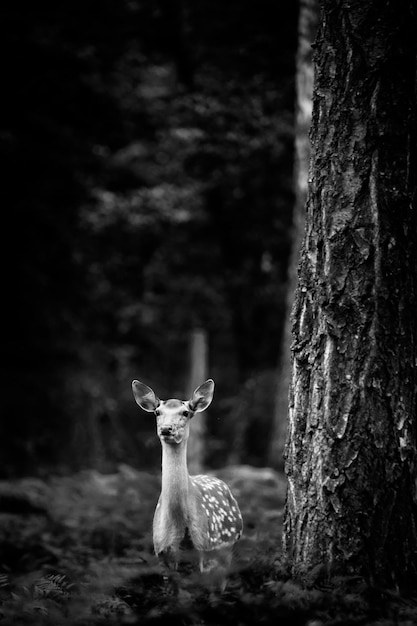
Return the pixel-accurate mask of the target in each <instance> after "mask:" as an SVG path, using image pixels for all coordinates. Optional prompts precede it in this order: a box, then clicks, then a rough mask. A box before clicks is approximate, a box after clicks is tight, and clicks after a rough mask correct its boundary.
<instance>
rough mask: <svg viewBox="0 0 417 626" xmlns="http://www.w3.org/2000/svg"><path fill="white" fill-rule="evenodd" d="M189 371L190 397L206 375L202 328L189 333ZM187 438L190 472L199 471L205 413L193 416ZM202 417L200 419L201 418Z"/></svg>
mask: <svg viewBox="0 0 417 626" xmlns="http://www.w3.org/2000/svg"><path fill="white" fill-rule="evenodd" d="M189 354H190V357H189V365H190V373H189V379H188V385H187V394H186V397H187V398H191V397H192V395H193V393H194V390H195V389H196V388H197V387H199V385H201V384H202V383H203V382H204V381H205V380H207V379H208V378H209V375H208V342H207V333H206V332H205V331H204V330H203V329H202V328H194V329H193V330H192V331H191V333H190V353H189ZM194 417H195V418H196V419H193V421H192V426H191V429H190V437H189V440H188V447H187V457H188V468H189V471H190V473H191V474H198V473H200V472H201V471H202V470H203V468H204V464H205V441H204V438H205V432H206V417H205V413H203V414H202V413H198V414H196V415H195V416H194ZM201 418H202V419H201Z"/></svg>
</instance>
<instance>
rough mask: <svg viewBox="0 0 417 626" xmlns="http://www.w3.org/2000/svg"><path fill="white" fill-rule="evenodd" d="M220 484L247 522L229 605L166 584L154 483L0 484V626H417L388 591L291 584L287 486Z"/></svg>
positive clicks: (77, 478) (122, 477)
mask: <svg viewBox="0 0 417 626" xmlns="http://www.w3.org/2000/svg"><path fill="white" fill-rule="evenodd" d="M216 475H217V476H219V477H220V478H223V479H224V480H226V481H227V482H228V483H229V485H230V486H231V488H232V491H233V492H234V494H235V495H236V497H237V499H238V501H239V504H240V506H241V509H242V514H243V517H244V522H245V528H244V535H243V537H242V539H241V540H240V542H239V543H238V544H237V546H236V552H235V558H234V565H233V568H232V571H231V572H230V575H229V578H228V584H227V587H226V590H225V592H224V593H223V594H220V593H217V592H213V591H211V592H210V591H209V590H208V589H207V588H205V587H204V586H203V584H202V582H201V579H200V578H199V577H198V575H197V574H193V573H192V572H188V573H185V574H183V575H179V574H176V575H175V576H174V577H172V578H171V579H169V580H168V582H166V580H165V582H164V579H163V576H162V570H161V567H160V565H159V563H158V561H157V559H156V558H155V556H154V555H153V552H152V538H151V526H152V516H153V510H154V507H155V503H156V501H157V498H158V493H159V487H160V482H159V477H158V476H155V475H152V474H148V473H145V472H138V471H136V470H134V469H133V468H131V467H128V466H120V467H119V470H118V472H117V473H114V474H111V475H108V474H106V475H104V474H100V473H99V472H97V471H84V472H81V473H79V474H76V475H72V476H68V477H50V478H48V479H47V480H40V479H38V478H26V479H22V480H19V481H13V482H10V481H2V482H0V534H1V544H0V624H18V625H25V624H34V625H39V626H41V625H42V626H44V625H45V626H52V625H53V626H60V625H61V624H62V625H63V626H67V625H72V624H74V625H75V626H98V625H101V624H121V625H124V624H128V625H129V624H131V625H147V626H148V625H153V626H160V625H162V624H168V623H169V624H170V626H177V625H178V626H179V625H181V626H193V625H195V626H199V625H205V626H223V624H224V625H226V624H227V625H228V626H231V625H233V626H240V625H242V626H243V625H246V624H248V625H249V624H254V623H256V624H258V625H269V624H279V625H281V626H285V625H286V624H291V625H295V626H297V625H300V626H301V625H306V626H321V625H326V626H327V625H333V626H336V625H344V626H345V625H346V626H356V625H365V624H366V625H371V624H375V625H376V624H378V625H384V626H385V625H386V626H388V625H391V624H401V625H402V626H406V625H407V626H408V625H410V626H411V625H413V624H417V601H416V600H413V599H406V598H402V597H400V596H397V595H396V594H393V593H390V592H388V591H387V590H377V589H370V588H369V587H368V588H366V587H364V586H361V584H360V583H358V581H353V580H350V581H346V580H344V581H340V584H339V585H337V584H336V585H334V584H333V586H330V585H327V586H326V585H324V584H322V585H321V586H319V585H313V584H312V585H310V586H309V587H304V588H302V587H301V586H299V585H297V584H295V583H294V582H293V581H291V580H288V579H287V578H286V577H285V576H284V575H283V572H282V568H281V567H280V556H279V552H280V542H281V531H282V517H283V507H284V498H285V479H284V477H283V476H282V475H280V474H278V473H276V472H274V471H272V470H270V469H256V468H251V467H248V466H241V467H236V468H229V469H227V470H223V471H217V472H216Z"/></svg>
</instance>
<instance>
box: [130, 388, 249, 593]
mask: <svg viewBox="0 0 417 626" xmlns="http://www.w3.org/2000/svg"><path fill="white" fill-rule="evenodd" d="M132 389H133V395H134V397H135V400H136V402H137V403H138V405H139V406H140V407H141V408H142V409H144V410H145V411H148V412H153V413H155V415H156V424H157V433H158V437H159V439H160V440H161V444H162V489H161V495H160V496H159V500H158V504H157V506H156V510H155V515H154V519H153V544H154V549H155V553H156V554H157V555H158V557H160V558H161V559H162V560H163V561H164V562H165V563H166V564H167V565H169V564H170V562H171V563H172V561H173V562H174V566H175V568H176V567H177V565H178V561H179V552H180V549H181V548H184V547H188V546H190V543H191V548H192V549H194V550H195V551H196V552H197V554H198V557H199V563H200V571H201V572H204V571H210V570H212V569H215V570H217V572H218V573H220V572H222V573H225V572H226V570H227V568H228V567H229V565H230V562H231V559H232V549H233V545H234V544H235V542H236V541H237V540H238V539H239V538H240V536H241V534H242V528H243V522H242V516H241V513H240V510H239V507H238V504H237V502H236V500H235V498H234V497H233V495H232V493H231V491H230V489H229V487H228V486H227V485H226V483H224V482H223V481H222V480H219V479H218V478H214V477H211V476H204V475H199V476H190V475H189V473H188V469H187V440H188V436H189V428H190V420H191V418H192V417H193V416H194V415H195V413H199V412H200V411H204V410H205V409H206V408H207V407H208V406H209V404H210V403H211V401H212V398H213V393H214V381H213V380H207V381H206V382H205V383H203V384H202V385H200V387H197V389H196V390H195V391H194V393H193V396H192V398H191V399H190V400H188V402H187V401H182V400H173V399H171V400H165V401H164V400H159V398H158V397H157V396H156V395H155V393H154V392H153V390H152V389H151V388H150V387H148V386H147V385H144V384H143V383H141V382H139V381H138V380H134V381H133V382H132ZM221 586H222V588H224V584H223V583H222V584H221Z"/></svg>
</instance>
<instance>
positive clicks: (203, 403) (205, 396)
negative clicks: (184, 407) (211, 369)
mask: <svg viewBox="0 0 417 626" xmlns="http://www.w3.org/2000/svg"><path fill="white" fill-rule="evenodd" d="M213 394H214V380H211V378H209V380H206V382H205V383H203V384H202V385H200V386H199V387H197V389H196V390H195V391H194V393H193V396H192V398H191V399H190V400H189V403H188V404H189V406H190V409H191V410H192V411H195V412H197V413H199V412H200V411H204V410H205V409H206V408H207V407H208V406H209V405H210V403H211V401H212V400H213Z"/></svg>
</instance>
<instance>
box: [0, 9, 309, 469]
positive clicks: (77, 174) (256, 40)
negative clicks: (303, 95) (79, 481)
mask: <svg viewBox="0 0 417 626" xmlns="http://www.w3.org/2000/svg"><path fill="white" fill-rule="evenodd" d="M275 9H276V7H275V3H272V2H270V1H269V0H262V1H261V2H254V1H253V0H250V1H249V0H247V1H245V2H237V1H235V0H233V2H229V3H227V4H225V3H223V2H220V0H215V1H210V2H208V1H207V0H199V1H198V2H194V1H193V2H190V1H188V0H175V1H174V0H173V1H169V2H168V1H164V0H159V1H158V2H152V1H150V0H121V1H120V2H110V1H104V2H97V0H87V1H83V2H81V1H80V0H71V1H69V0H62V2H59V3H56V4H54V5H51V4H50V3H46V2H40V3H36V4H31V5H28V6H26V5H25V7H24V9H23V7H22V6H21V5H20V4H19V3H17V4H16V3H6V4H5V5H3V6H2V8H1V18H2V19H1V29H2V37H1V46H2V50H3V54H2V67H3V71H2V82H3V90H2V91H3V101H2V103H3V107H4V113H3V115H2V118H1V120H0V139H1V143H0V155H1V159H2V174H3V176H2V186H1V191H0V193H1V199H2V208H3V215H4V216H5V218H6V220H5V224H6V229H5V232H6V233H7V236H8V237H9V236H10V237H11V241H13V245H11V246H8V247H7V252H6V258H5V261H4V263H3V266H4V267H5V269H6V272H5V274H6V289H7V292H6V293H7V299H6V304H5V305H4V307H3V308H4V309H5V313H6V318H7V319H6V321H5V324H4V328H5V329H6V332H5V335H4V340H3V342H2V346H3V358H2V376H1V380H2V383H3V388H2V393H1V398H2V414H3V415H4V416H5V417H4V419H3V420H2V424H1V439H0V441H1V442H2V443H1V454H2V458H3V465H2V468H1V470H0V471H1V472H2V474H3V475H5V474H14V473H16V472H19V473H22V474H24V473H28V472H30V471H34V470H35V469H36V471H39V470H41V469H42V468H47V467H50V466H54V467H56V466H57V465H64V466H65V465H66V466H68V465H72V466H75V467H83V466H91V465H94V466H96V467H101V468H106V467H108V466H112V464H114V463H115V462H116V463H117V462H119V461H121V460H123V459H130V460H131V461H132V462H134V463H136V464H141V465H142V466H144V465H146V463H147V462H148V460H149V455H148V452H147V448H146V445H145V444H144V443H143V442H144V441H146V438H147V435H146V432H147V428H146V427H145V428H144V429H143V430H142V428H141V426H140V425H137V426H135V427H134V426H133V423H134V420H135V416H134V407H133V405H131V403H130V397H129V383H130V380H131V379H132V378H133V377H134V376H137V375H141V376H143V377H146V379H147V380H149V381H150V380H152V382H153V383H154V384H155V385H157V386H158V388H160V389H162V390H163V391H164V390H167V391H168V390H169V391H170V393H174V392H179V393H181V392H182V391H183V389H184V388H185V386H186V378H187V363H186V352H187V341H188V334H189V332H190V330H191V329H192V328H193V327H195V326H203V327H204V328H205V329H206V330H207V331H208V333H209V336H210V354H211V364H210V365H211V370H212V371H213V375H216V376H217V377H218V378H220V379H221V381H222V385H220V386H219V394H220V397H223V400H224V401H225V402H227V401H229V400H230V399H231V398H233V397H234V396H235V395H236V394H237V392H238V390H239V386H240V385H241V384H243V383H245V381H246V380H247V379H248V378H250V377H253V376H257V375H259V374H262V372H263V371H264V370H269V369H270V368H272V367H274V366H275V363H276V359H277V355H278V352H279V343H280V334H281V328H282V316H283V293H284V290H285V280H286V265H287V258H288V247H289V232H288V231H289V225H290V218H291V207H292V191H291V189H292V181H291V177H292V161H293V159H292V119H293V112H292V111H293V99H294V98H293V83H294V80H293V73H294V50H295V45H296V11H297V7H296V3H292V2H287V3H284V5H283V7H282V12H281V14H280V18H279V19H275V17H276V16H275V15H274V11H275ZM136 422H137V420H136ZM132 429H133V431H134V432H135V435H134V437H136V438H137V439H136V440H135V439H133V440H132V436H131V433H132ZM219 442H220V438H219V439H218V440H217V446H214V448H216V450H217V453H218V457H219V459H220V458H221V451H222V450H221V445H220V444H219ZM223 445H224V449H223V455H224V451H225V450H227V446H228V443H227V442H226V443H225V444H223ZM138 450H139V454H138ZM219 459H218V460H219ZM258 460H259V462H262V460H261V459H260V458H259V455H258Z"/></svg>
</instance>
